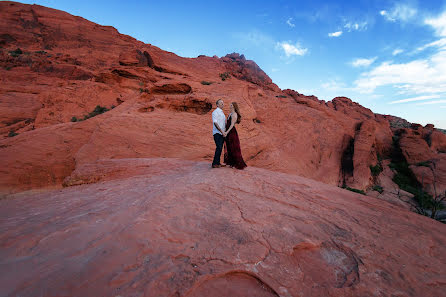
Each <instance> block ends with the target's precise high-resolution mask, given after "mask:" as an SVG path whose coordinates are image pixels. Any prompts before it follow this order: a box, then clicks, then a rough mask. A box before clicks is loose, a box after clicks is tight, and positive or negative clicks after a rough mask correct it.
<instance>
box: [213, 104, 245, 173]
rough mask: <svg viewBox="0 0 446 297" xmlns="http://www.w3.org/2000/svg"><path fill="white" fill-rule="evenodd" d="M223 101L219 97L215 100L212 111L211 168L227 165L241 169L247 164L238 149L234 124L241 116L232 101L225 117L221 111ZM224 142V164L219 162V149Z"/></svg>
mask: <svg viewBox="0 0 446 297" xmlns="http://www.w3.org/2000/svg"><path fill="white" fill-rule="evenodd" d="M223 106H224V102H223V100H221V99H218V100H217V108H216V109H215V110H214V111H213V112H212V133H213V134H214V141H215V145H216V146H217V147H216V148H215V154H214V161H212V168H218V167H224V166H226V165H229V166H231V167H235V168H237V169H243V168H245V167H246V166H247V165H246V164H245V161H243V157H242V152H241V149H240V141H239V139H238V134H237V130H236V129H235V124H239V123H240V121H241V119H242V116H241V115H240V110H239V108H238V105H237V103H236V102H232V103H231V106H230V114H229V116H228V118H227V119H226V117H225V114H224V112H223ZM224 143H226V147H225V153H224V162H225V163H226V165H221V164H220V156H221V151H222V149H223V144H224Z"/></svg>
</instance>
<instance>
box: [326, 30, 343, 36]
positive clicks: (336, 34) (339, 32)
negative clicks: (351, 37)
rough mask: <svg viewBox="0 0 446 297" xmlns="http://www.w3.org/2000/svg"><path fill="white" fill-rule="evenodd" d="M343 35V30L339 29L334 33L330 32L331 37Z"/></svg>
mask: <svg viewBox="0 0 446 297" xmlns="http://www.w3.org/2000/svg"><path fill="white" fill-rule="evenodd" d="M341 35H342V31H337V32H333V33H328V36H329V37H339V36H341Z"/></svg>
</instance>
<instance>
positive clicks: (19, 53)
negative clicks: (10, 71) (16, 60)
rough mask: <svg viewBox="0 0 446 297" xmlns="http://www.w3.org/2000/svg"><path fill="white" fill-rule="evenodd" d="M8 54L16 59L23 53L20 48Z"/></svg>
mask: <svg viewBox="0 0 446 297" xmlns="http://www.w3.org/2000/svg"><path fill="white" fill-rule="evenodd" d="M9 54H10V55H11V56H13V57H18V56H20V55H21V54H23V51H22V50H21V49H20V48H17V49H16V50H13V51H9Z"/></svg>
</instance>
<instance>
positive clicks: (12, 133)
mask: <svg viewBox="0 0 446 297" xmlns="http://www.w3.org/2000/svg"><path fill="white" fill-rule="evenodd" d="M17 135H19V134H18V133H15V131H13V130H11V131H9V134H8V137H14V136H17Z"/></svg>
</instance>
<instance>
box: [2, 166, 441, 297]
mask: <svg viewBox="0 0 446 297" xmlns="http://www.w3.org/2000/svg"><path fill="white" fill-rule="evenodd" d="M67 185H73V186H69V187H66V188H63V189H56V190H49V191H46V192H39V193H22V194H16V195H15V197H10V198H11V199H4V200H0V296H194V297H195V296H231V297H237V296H284V297H288V296H302V297H303V296H432V297H434V296H436V297H437V296H441V295H442V294H444V292H445V290H446V273H445V268H444V267H445V263H446V253H445V252H446V250H445V246H446V232H445V231H446V226H445V225H444V224H441V223H439V222H437V221H434V220H431V219H428V218H426V217H423V216H420V215H417V214H415V213H411V212H409V211H407V210H404V209H402V208H396V207H394V206H393V205H392V204H390V203H387V202H385V201H382V200H378V199H375V198H373V197H367V196H363V195H359V194H356V193H352V192H349V191H346V190H343V189H340V188H337V187H333V186H330V185H327V184H323V183H320V182H317V181H314V180H310V179H306V178H303V177H298V176H294V175H288V174H285V173H279V172H273V171H269V170H266V169H260V168H255V167H248V168H247V169H246V170H243V171H238V170H233V169H230V168H218V169H212V168H210V164H209V163H205V162H196V161H184V160H178V159H168V158H154V159H143V158H140V159H117V160H111V159H110V160H100V161H97V162H94V163H90V164H85V165H84V166H80V167H78V168H76V170H75V171H74V172H73V173H72V175H71V176H70V180H69V182H67ZM12 198H13V199H12Z"/></svg>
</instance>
